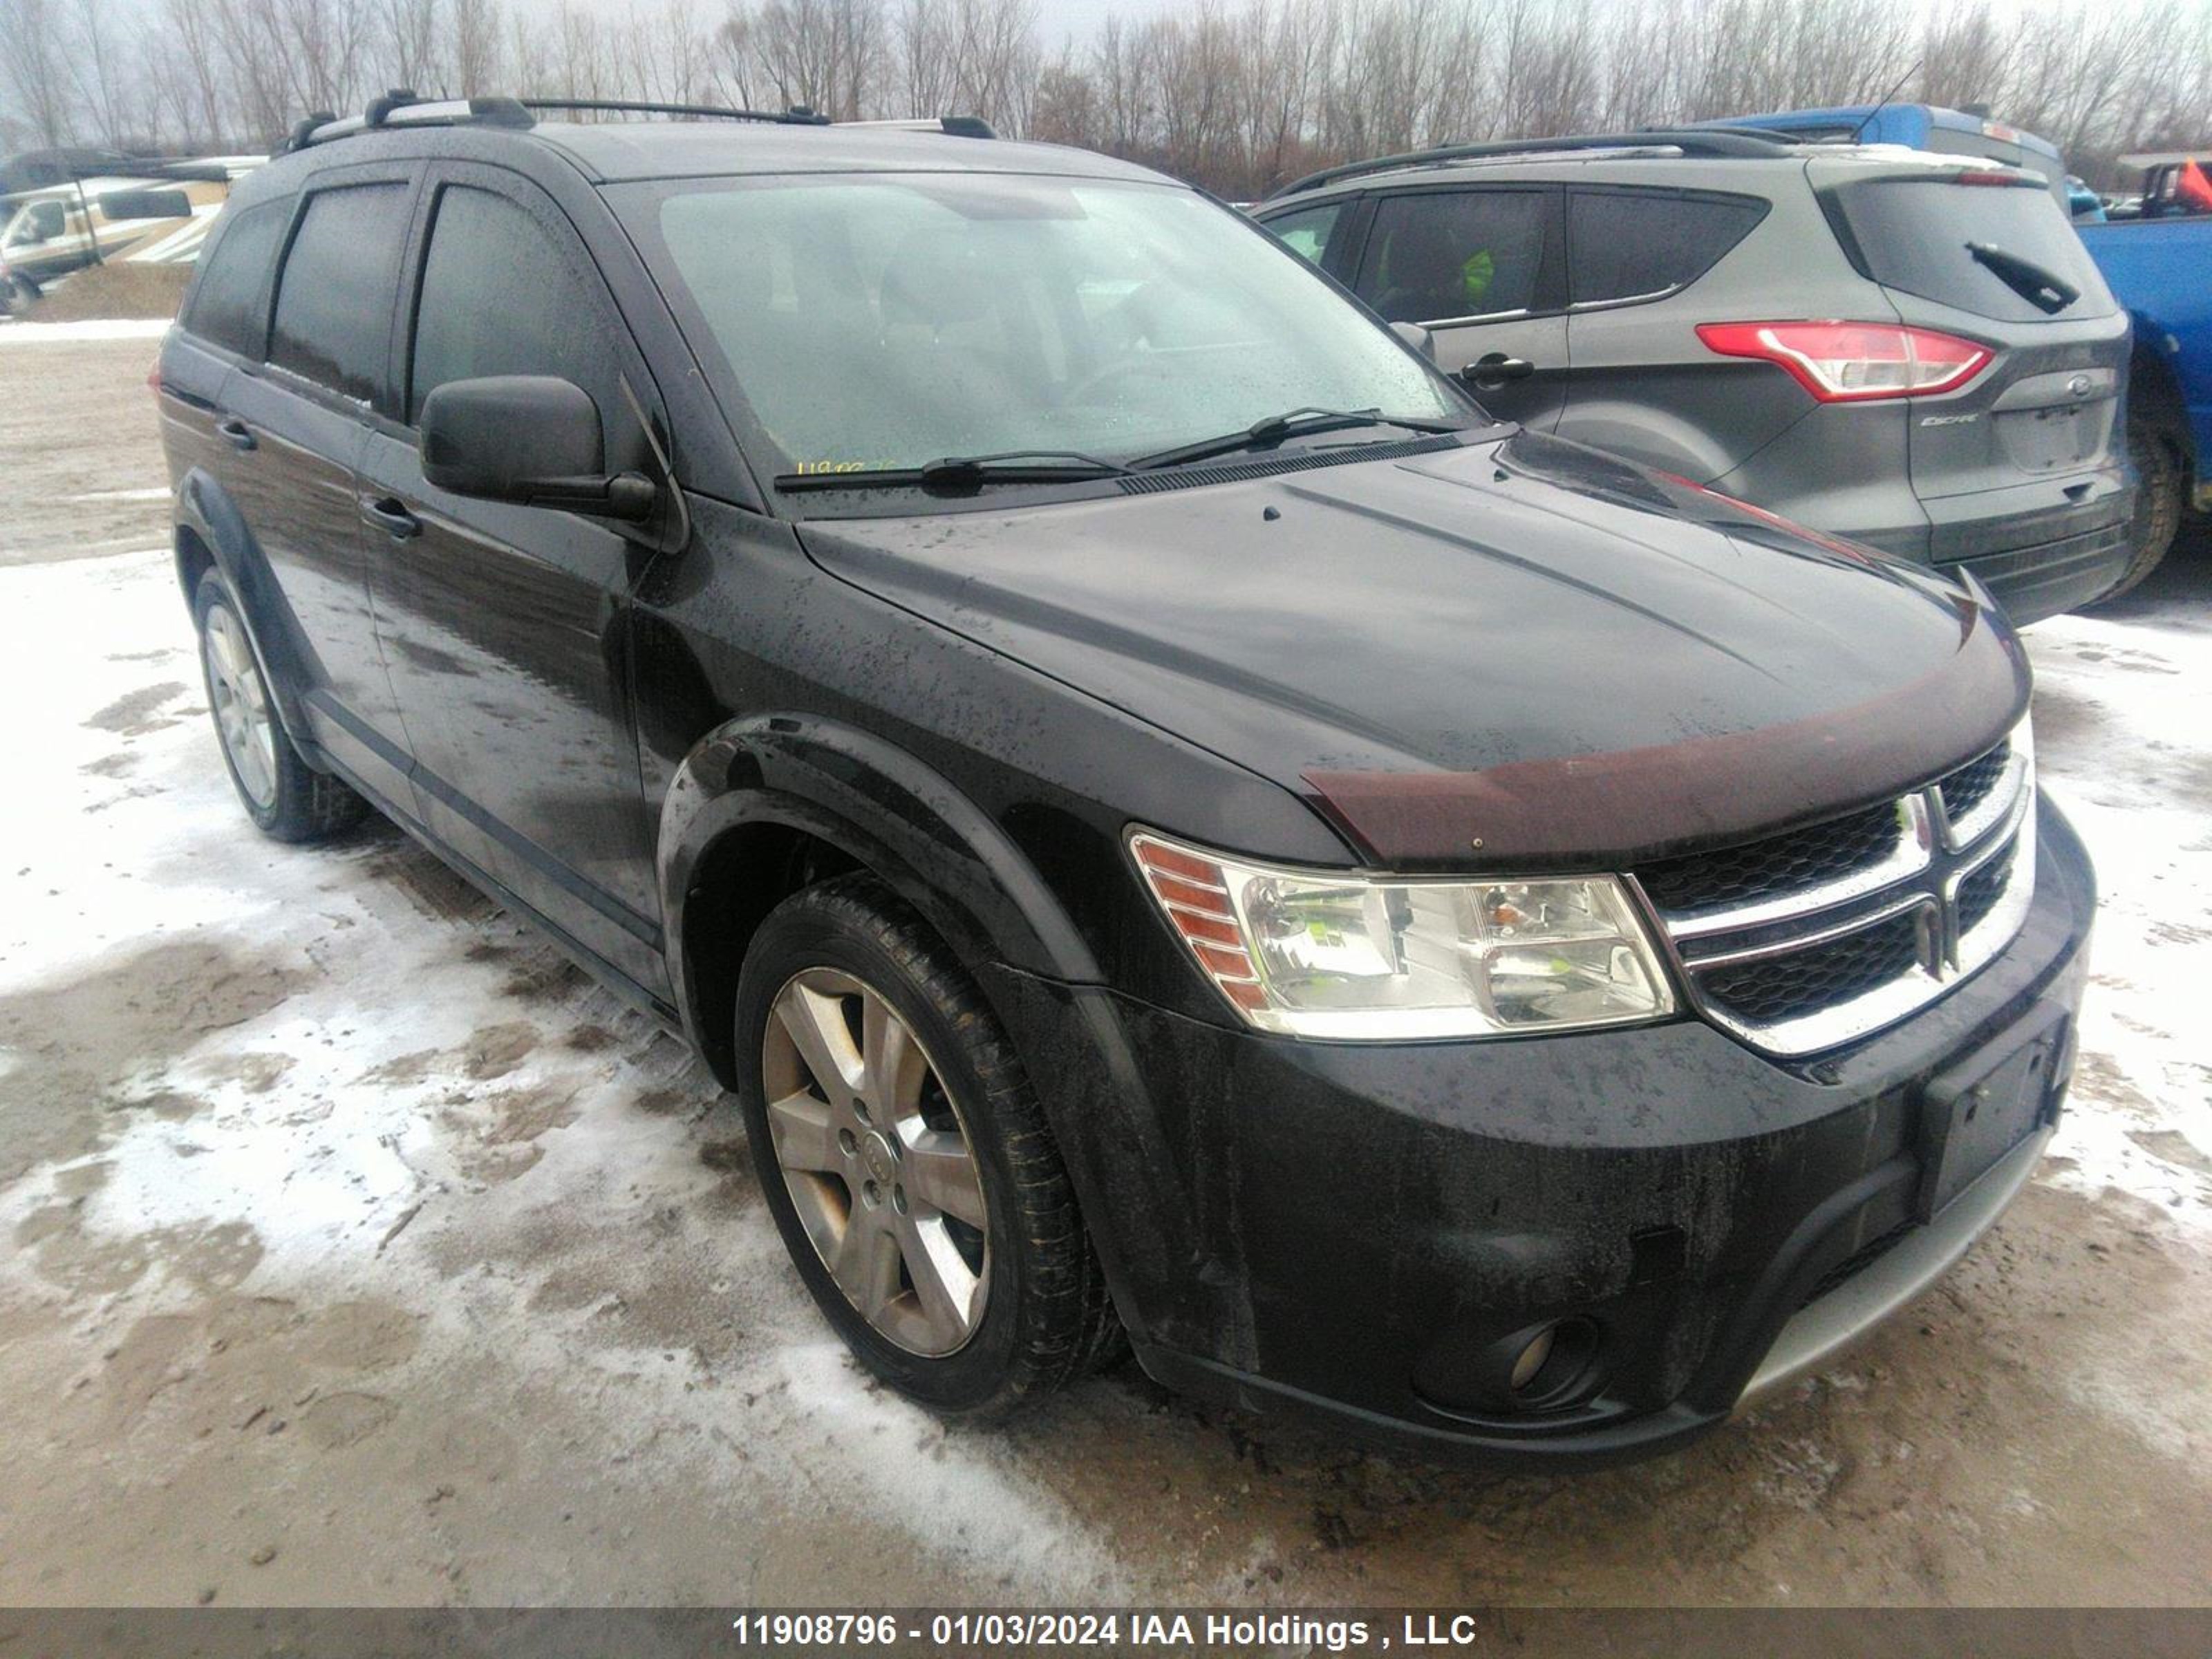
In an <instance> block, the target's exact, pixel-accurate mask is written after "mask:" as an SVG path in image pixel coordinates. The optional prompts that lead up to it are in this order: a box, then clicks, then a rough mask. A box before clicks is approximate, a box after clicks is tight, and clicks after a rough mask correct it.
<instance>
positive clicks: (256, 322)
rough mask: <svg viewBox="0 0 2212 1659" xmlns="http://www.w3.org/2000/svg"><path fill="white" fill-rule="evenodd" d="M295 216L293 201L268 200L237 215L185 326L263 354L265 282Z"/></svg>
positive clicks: (213, 255) (212, 257)
mask: <svg viewBox="0 0 2212 1659" xmlns="http://www.w3.org/2000/svg"><path fill="white" fill-rule="evenodd" d="M291 216H292V204H291V203H289V202H264V203H263V204H261V205H260V206H259V207H255V208H248V209H247V210H246V211H245V212H243V213H241V214H240V215H239V216H238V217H236V218H235V219H233V220H232V221H231V222H230V223H229V224H228V226H227V227H226V228H224V230H223V233H222V236H221V237H220V238H218V239H217V240H216V245H215V247H214V250H213V251H212V252H210V253H209V254H208V256H207V263H206V264H205V266H204V268H203V269H202V270H201V271H200V279H199V286H198V287H197V288H196V289H193V290H192V304H191V312H190V313H188V314H187V315H186V317H185V327H186V328H188V329H190V330H191V331H192V332H193V333H195V334H197V335H198V336H199V337H201V338H202V339H204V340H208V341H211V342H212V343H215V344H216V345H219V346H227V347H228V348H229V349H231V350H233V351H236V352H240V353H243V354H244V355H245V356H249V357H258V356H260V355H261V337H262V333H263V331H264V328H265V327H266V326H267V324H268V313H266V312H265V311H264V310H263V309H262V295H263V294H264V292H266V290H265V289H264V288H263V286H262V284H263V282H264V279H265V278H266V277H267V276H268V275H269V267H270V264H272V263H273V262H274V261H275V259H276V239H277V238H278V237H280V236H282V235H283V234H284V225H285V222H286V221H287V220H289V218H290V217H291Z"/></svg>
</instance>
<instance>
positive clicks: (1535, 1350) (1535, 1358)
mask: <svg viewBox="0 0 2212 1659" xmlns="http://www.w3.org/2000/svg"><path fill="white" fill-rule="evenodd" d="M1558 1333H1559V1327H1558V1326H1557V1325H1547V1326H1545V1327H1544V1328H1543V1329H1542V1330H1541V1331H1538V1332H1537V1333H1536V1334H1535V1335H1534V1336H1532V1337H1530V1338H1529V1339H1528V1346H1527V1347H1525V1348H1523V1349H1522V1350H1521V1353H1520V1357H1519V1358H1516V1359H1515V1360H1514V1362H1513V1377H1512V1383H1511V1387H1512V1389H1513V1392H1514V1393H1516V1394H1522V1393H1525V1392H1526V1391H1527V1390H1528V1385H1529V1384H1530V1383H1534V1381H1535V1380H1536V1378H1537V1376H1538V1374H1539V1373H1541V1371H1542V1370H1543V1369H1544V1362H1545V1361H1546V1360H1547V1359H1549V1358H1551V1357H1552V1343H1553V1338H1554V1337H1555V1336H1556V1335H1557V1334H1558Z"/></svg>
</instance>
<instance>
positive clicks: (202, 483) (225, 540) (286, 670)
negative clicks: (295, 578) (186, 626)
mask: <svg viewBox="0 0 2212 1659" xmlns="http://www.w3.org/2000/svg"><path fill="white" fill-rule="evenodd" d="M171 539H172V547H171V556H172V557H173V559H174V561H175V564H176V572H177V585H178V586H179V587H180V588H181V589H182V590H183V591H184V596H185V605H186V606H188V607H189V606H191V605H193V604H194V603H195V602H196V600H197V591H196V590H197V585H198V583H197V578H196V577H195V576H193V574H191V572H192V568H193V565H194V562H195V561H194V560H193V558H192V556H191V547H192V545H193V544H197V546H198V548H199V549H200V550H202V551H204V553H205V554H206V556H207V558H208V560H209V562H211V563H212V564H213V566H214V568H216V569H217V570H219V571H221V572H222V579H223V581H224V584H225V585H226V586H228V587H229V589H230V592H231V595H232V597H233V598H234V599H236V600H237V601H238V611H239V620H240V622H241V623H244V624H245V627H246V642H247V643H248V644H249V645H251V646H252V648H253V654H254V658H255V659H256V660H257V661H258V664H259V665H260V668H261V678H262V681H263V683H264V684H266V685H267V686H268V688H269V691H270V696H271V697H272V698H273V699H274V700H275V702H276V712H277V714H278V716H279V718H281V719H282V720H283V725H284V732H285V735H286V736H287V737H289V738H290V739H291V740H292V744H293V746H294V747H295V749H297V750H299V752H300V754H301V757H303V758H305V759H306V760H307V762H308V763H309V764H310V765H313V766H314V767H315V768H316V769H318V770H322V769H325V768H324V763H323V761H322V758H321V757H322V750H321V747H320V746H319V744H317V743H316V742H315V734H314V727H313V724H312V723H311V722H310V721H309V720H308V718H307V700H306V694H305V693H304V692H302V691H301V689H300V688H301V686H303V685H308V684H313V680H312V679H311V678H310V677H309V675H308V673H307V663H306V661H305V659H304V657H303V654H302V653H303V652H304V649H305V647H304V644H303V637H304V636H303V635H301V632H300V629H299V627H298V625H297V623H292V624H291V625H290V626H289V627H288V626H286V625H285V624H286V621H287V619H288V618H289V611H288V609H287V607H286V605H285V602H284V597H283V591H282V590H281V589H280V588H279V586H277V583H276V576H275V574H274V573H273V572H271V571H270V568H269V564H268V561H267V560H265V559H264V557H263V556H262V555H261V550H260V548H259V546H258V544H256V543H255V541H254V539H253V532H252V531H250V530H249V529H247V527H246V518H245V515H244V514H243V513H240V511H239V510H238V504H237V503H236V502H235V501H232V500H231V498H230V495H229V493H228V491H226V490H225V489H223V487H222V484H220V483H217V482H216V479H215V477H213V475H211V474H210V473H209V472H208V471H206V469H204V468H203V467H197V466H196V467H192V468H191V469H190V470H189V471H186V472H185V476H184V477H183V478H182V479H181V480H179V483H178V485H177V493H176V513H175V517H174V520H173V528H172V538H171Z"/></svg>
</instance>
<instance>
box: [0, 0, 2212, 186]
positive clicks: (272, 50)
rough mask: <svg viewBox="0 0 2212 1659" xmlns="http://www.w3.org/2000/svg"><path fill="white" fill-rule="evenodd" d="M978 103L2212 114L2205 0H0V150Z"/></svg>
mask: <svg viewBox="0 0 2212 1659" xmlns="http://www.w3.org/2000/svg"><path fill="white" fill-rule="evenodd" d="M392 87H406V88H414V89H416V90H417V91H420V92H422V93H423V94H463V93H488V92H509V93H513V94H519V95H523V96H532V95H535V96H538V97H545V98H554V97H561V98H641V99H650V100H659V101H670V102H679V103H717V104H735V105H738V106H744V107H748V108H765V109H782V108H785V107H787V106H793V105H804V106H807V107H809V108H811V109H814V110H817V111H819V112H822V113H823V114H826V115H829V116H830V117H832V118H836V119H841V120H847V119H856V118H881V117H900V116H933V115H939V114H945V113H960V114H979V115H981V116H983V117H984V118H987V119H988V120H990V121H991V122H992V123H993V124H994V125H996V126H997V127H998V129H999V130H1000V131H1002V132H1005V133H1007V134H1009V135H1010V136H1018V137H1034V138H1039V139H1044V140H1048V141H1050V142H1054V143H1070V144H1079V145H1082V146H1084V147H1085V148H1088V149H1101V150H1105V151H1109V152H1110V153H1112V154H1115V155H1121V156H1125V157H1127V158H1129V159H1131V160H1133V161H1142V162H1146V163H1147V164H1149V165H1152V166H1153V167H1159V168H1161V169H1163V170H1164V171H1166V172H1169V173H1175V174H1176V175H1178V176H1179V177H1182V178H1186V179H1192V180H1194V181H1195V182H1197V183H1200V184H1202V185H1206V187H1207V188H1209V189H1211V190H1213V191H1216V192H1217V193H1218V194H1221V195H1224V196H1227V197H1234V198H1239V199H1243V198H1249V197H1255V196H1258V195H1261V194H1263V193H1264V192H1265V191H1267V189H1269V188H1271V187H1272V186H1273V185H1277V184H1279V183H1281V182H1283V181H1284V180H1285V179H1288V178H1291V177H1292V176H1294V175H1296V174H1297V173H1303V172H1305V171H1308V170H1310V169H1311V168H1314V167H1322V166H1327V165H1328V164H1329V163H1331V162H1334V161H1342V160H1346V159H1350V158H1354V157H1360V156H1366V155H1378V154H1386V153H1389V152H1393V151H1397V150H1402V149H1416V148H1420V147H1424V146H1428V145H1432V144H1439V143H1461V142H1480V141H1483V140H1488V139H1498V138H1518V137H1543V136H1547V135H1552V134H1558V133H1565V132H1577V131H1633V130H1636V129H1639V128H1643V127H1647V126H1651V125H1663V124H1666V123H1668V122H1678V121H1692V120H1700V119H1705V118H1711V117H1715V116H1723V115H1730V114H1740V113H1747V112H1755V111H1761V110H1775V109H1790V108H1802V107H1807V106H1822V105H1832V104H1861V103H1872V102H1875V101H1877V100H1882V99H1884V98H1886V97H1887V98H1898V99H1904V100H1915V101H1925V102H1929V103H1936V104H1947V105H1952V106H1968V105H1972V106H1988V107H1989V109H1990V111H1991V112H1993V113H1994V114H1995V115H1996V117H1997V118H2000V119H2002V120H2004V121H2007V122H2009V123H2012V124H2013V125H2018V126H2021V127H2023V128H2025V129H2027V130H2028V131H2033V132H2037V133H2040V134H2041V135H2043V136H2044V137H2047V138H2049V139H2051V141H2052V142H2054V143H2057V145H2058V146H2059V147H2060V148H2061V149H2063V150H2064V151H2065V152H2066V154H2067V155H2068V156H2069V159H2070V160H2071V161H2072V162H2073V164H2074V166H2075V168H2076V169H2077V170H2078V171H2080V172H2081V173H2083V174H2084V175H2085V176H2087V177H2088V178H2089V179H2091V180H2092V182H2094V183H2100V184H2104V183H2109V182H2113V177H2112V165H2111V164H2112V158H2113V157H2115V156H2117V155H2121V154H2124V153H2125V152H2128V151H2130V150H2140V149H2169V148H2183V147H2194V146H2198V145H2203V144H2205V143H2207V142H2208V140H2212V0H2102V3H2095V0H2070V3H2061V4H2058V5H2055V6H2047V7H2045V6H2039V7H2036V8H2033V9H2024V8H2021V7H2019V6H2017V5H2015V4H2010V3H2001V0H1944V3H1940V4H1938V5H1936V6H1935V7H1933V8H1929V7H1926V6H1923V5H1917V4H1914V3H1911V0H1189V3H1188V4H1184V5H1181V6H1178V7H1177V8H1176V9H1174V10H1173V11H1172V12H1170V13H1167V14H1164V15H1146V16H1143V17H1131V16H1124V15H1109V17H1108V18H1107V19H1106V21H1104V22H1103V23H1102V24H1101V25H1100V26H1099V27H1097V30H1096V31H1095V32H1094V33H1092V34H1091V35H1090V36H1089V37H1088V38H1085V39H1075V38H1072V37H1070V36H1068V35H1066V33H1061V34H1060V36H1059V37H1057V38H1055V37H1054V34H1053V33H1052V31H1051V29H1050V26H1049V24H1048V19H1047V17H1046V15H1045V14H1044V13H1043V12H1042V10H1041V9H1040V4H1039V0H631V3H630V4H629V8H628V9H610V8H608V7H605V6H594V5H586V4H583V3H579V0H0V148H17V147H21V146H25V145H32V144H44V145H53V144H64V143H94V144H103V145H106V146H110V147H112V148H116V149H126V150H130V149H158V150H191V151H217V150H244V149H263V148H265V147H266V146H267V145H268V144H269V143H271V142H272V141H273V140H274V139H276V138H277V137H281V135H282V134H283V132H284V131H287V130H288V129H289V127H290V125H292V123H293V122H295V120H297V119H298V118H300V117H301V115H303V114H305V113H307V112H309V111H312V110H331V111H337V112H350V111H357V110H359V109H360V108H361V107H362V105H363V104H364V103H365V102H366V101H367V100H368V98H370V97H371V96H374V94H377V93H379V92H381V91H383V90H384V89H386V88H392Z"/></svg>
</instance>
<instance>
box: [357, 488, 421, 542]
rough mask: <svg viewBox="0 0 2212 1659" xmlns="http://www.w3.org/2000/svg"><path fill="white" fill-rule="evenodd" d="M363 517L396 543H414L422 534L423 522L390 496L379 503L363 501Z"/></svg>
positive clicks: (378, 501)
mask: <svg viewBox="0 0 2212 1659" xmlns="http://www.w3.org/2000/svg"><path fill="white" fill-rule="evenodd" d="M361 516H362V518H364V519H366V520H368V522H369V523H371V524H373V525H375V526H378V527H379V528H380V529H381V530H382V531H383V532H384V533H385V534H386V535H387V536H389V537H391V538H392V540H393V541H395V542H405V541H412V540H414V538H416V537H417V536H419V535H421V534H422V520H420V519H418V518H416V516H415V515H414V514H413V513H410V512H409V511H408V510H407V508H406V507H405V506H404V504H403V503H401V502H400V501H397V500H395V499H394V498H393V497H392V496H390V495H386V496H384V497H382V498H380V499H379V500H377V501H362V504H361Z"/></svg>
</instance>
